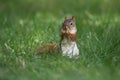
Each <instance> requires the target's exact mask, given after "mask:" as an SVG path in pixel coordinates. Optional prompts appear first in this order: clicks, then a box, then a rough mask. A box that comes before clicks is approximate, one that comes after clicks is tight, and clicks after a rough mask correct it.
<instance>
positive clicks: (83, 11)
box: [0, 0, 120, 80]
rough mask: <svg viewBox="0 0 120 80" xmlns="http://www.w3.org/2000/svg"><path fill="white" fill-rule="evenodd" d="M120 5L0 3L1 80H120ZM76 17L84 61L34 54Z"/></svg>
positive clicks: (114, 0)
mask: <svg viewBox="0 0 120 80" xmlns="http://www.w3.org/2000/svg"><path fill="white" fill-rule="evenodd" d="M119 7H120V1H118V0H111V1H110V0H76V1H74V0H49V1H48V0H0V34H1V35H0V80H119V78H120V9H119ZM73 15H74V16H75V17H76V25H77V29H78V34H77V37H78V40H77V43H78V47H79V49H80V59H69V58H67V57H63V56H61V55H60V54H59V53H53V52H50V53H48V54H43V55H35V54H34V53H35V50H36V48H37V47H38V46H41V45H43V44H47V43H59V41H60V33H59V31H60V27H61V25H62V22H63V21H64V17H65V16H68V17H69V18H71V17H72V16H73Z"/></svg>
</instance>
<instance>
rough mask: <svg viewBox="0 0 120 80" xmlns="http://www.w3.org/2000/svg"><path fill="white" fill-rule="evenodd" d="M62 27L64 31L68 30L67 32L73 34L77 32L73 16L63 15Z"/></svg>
mask: <svg viewBox="0 0 120 80" xmlns="http://www.w3.org/2000/svg"><path fill="white" fill-rule="evenodd" d="M63 29H64V30H65V31H68V30H69V32H70V33H73V34H74V33H76V32H77V29H76V24H75V17H74V16H73V17H72V18H71V19H68V18H67V17H65V21H64V22H63Z"/></svg>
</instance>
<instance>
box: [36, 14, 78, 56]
mask: <svg viewBox="0 0 120 80" xmlns="http://www.w3.org/2000/svg"><path fill="white" fill-rule="evenodd" d="M60 33H61V40H60V43H59V44H47V45H43V46H41V47H39V48H38V49H37V54H41V53H48V52H50V51H55V52H59V53H61V54H62V55H63V56H68V57H69V58H72V57H76V58H77V57H78V56H79V49H78V47H77V28H76V24H75V17H74V16H72V18H71V19H68V17H65V20H64V22H63V24H62V27H61V31H60Z"/></svg>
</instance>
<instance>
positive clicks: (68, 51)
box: [61, 39, 79, 58]
mask: <svg viewBox="0 0 120 80" xmlns="http://www.w3.org/2000/svg"><path fill="white" fill-rule="evenodd" d="M61 51H62V55H63V56H68V57H69V58H72V57H78V55H79V49H78V47H77V44H76V42H75V41H70V40H68V39H64V40H62V42H61Z"/></svg>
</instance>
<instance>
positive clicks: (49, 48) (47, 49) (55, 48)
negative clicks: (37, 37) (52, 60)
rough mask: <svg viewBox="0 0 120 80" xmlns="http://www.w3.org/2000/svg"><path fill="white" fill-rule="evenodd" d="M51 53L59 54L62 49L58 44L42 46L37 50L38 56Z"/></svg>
mask: <svg viewBox="0 0 120 80" xmlns="http://www.w3.org/2000/svg"><path fill="white" fill-rule="evenodd" d="M50 51H54V52H59V51H60V48H59V45H58V44H46V45H43V46H40V47H38V48H37V50H36V54H43V53H48V52H50Z"/></svg>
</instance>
